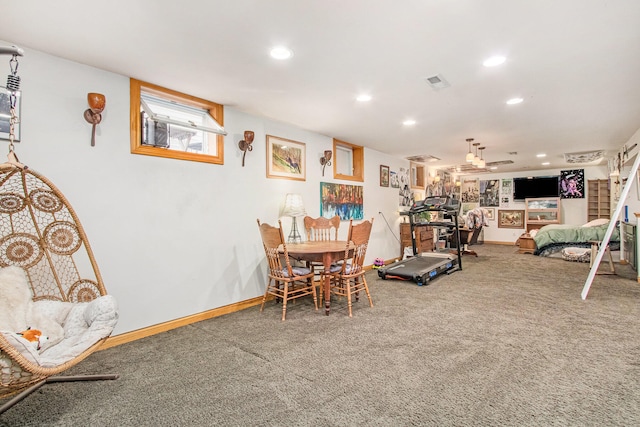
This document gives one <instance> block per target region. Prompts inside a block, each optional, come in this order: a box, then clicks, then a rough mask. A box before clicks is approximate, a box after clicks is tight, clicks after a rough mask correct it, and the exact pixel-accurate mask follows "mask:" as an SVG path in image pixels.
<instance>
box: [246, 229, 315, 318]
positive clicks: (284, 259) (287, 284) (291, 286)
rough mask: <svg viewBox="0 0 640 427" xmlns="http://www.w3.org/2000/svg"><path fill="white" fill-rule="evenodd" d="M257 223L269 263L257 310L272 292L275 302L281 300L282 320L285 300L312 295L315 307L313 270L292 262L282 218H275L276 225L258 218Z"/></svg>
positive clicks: (284, 313) (284, 315)
mask: <svg viewBox="0 0 640 427" xmlns="http://www.w3.org/2000/svg"><path fill="white" fill-rule="evenodd" d="M258 227H259V229H260V235H261V237H262V243H263V246H264V252H265V254H266V256H267V261H268V263H269V268H268V283H267V289H266V291H265V293H264V296H263V297H262V305H261V306H260V311H262V310H263V309H264V304H265V302H266V301H267V296H268V295H273V296H275V297H276V302H279V301H282V320H283V321H284V320H285V318H286V315H287V302H289V301H291V300H295V299H296V298H300V297H304V296H306V295H312V296H313V304H314V305H315V308H316V311H317V310H318V298H317V295H316V287H315V284H314V282H313V276H314V273H313V271H312V270H311V269H309V268H307V267H297V266H292V265H291V262H290V260H289V252H288V251H287V244H286V243H285V239H284V233H283V231H282V223H281V221H278V227H273V226H271V225H269V224H261V223H260V220H258Z"/></svg>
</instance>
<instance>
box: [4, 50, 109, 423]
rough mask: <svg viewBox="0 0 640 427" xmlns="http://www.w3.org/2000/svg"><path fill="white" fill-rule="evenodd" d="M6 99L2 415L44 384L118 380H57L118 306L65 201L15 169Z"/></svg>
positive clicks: (94, 345) (85, 352)
mask: <svg viewBox="0 0 640 427" xmlns="http://www.w3.org/2000/svg"><path fill="white" fill-rule="evenodd" d="M6 53H10V54H12V55H13V58H12V60H11V61H12V62H11V65H12V67H11V68H12V75H10V76H9V81H8V84H7V88H8V90H9V93H10V94H11V95H14V94H15V92H17V90H18V88H19V86H18V85H19V78H18V77H17V75H16V71H17V56H22V51H21V50H20V49H18V48H15V47H12V48H0V54H6ZM14 61H15V67H14V64H13V62H14ZM10 99H11V105H10V110H11V119H10V132H9V155H8V161H7V162H6V163H3V164H0V399H3V398H8V397H11V396H13V397H12V398H11V399H8V400H7V401H6V402H5V403H4V404H3V405H2V406H0V413H2V412H4V411H6V410H7V409H9V408H11V407H12V406H13V405H15V404H16V403H18V402H19V401H20V400H22V399H24V398H25V397H27V396H28V395H29V394H30V393H32V392H33V391H35V390H37V389H38V388H39V387H41V386H42V385H44V384H46V383H50V382H57V381H81V380H102V379H116V378H117V377H118V376H117V375H89V376H84V375H83V376H75V377H69V376H66V377H65V376H57V375H58V374H59V373H61V372H63V371H65V370H67V369H69V368H70V367H72V366H74V365H76V364H77V363H79V362H80V361H82V360H83V359H85V358H86V357H87V356H89V355H90V354H91V353H93V352H94V351H96V350H97V349H98V348H99V347H100V346H101V344H102V343H103V342H104V341H105V340H106V339H107V338H108V337H109V335H110V334H111V332H112V331H113V328H114V326H115V324H116V323H117V319H118V311H117V304H116V301H115V298H113V296H110V295H107V291H106V289H105V287H104V284H103V281H102V277H101V275H100V271H99V269H98V265H97V263H96V261H95V259H94V256H93V252H92V250H91V246H90V245H89V241H88V239H87V236H86V234H85V232H84V229H83V228H82V225H81V224H80V221H79V219H78V217H77V216H76V213H75V211H74V210H73V208H72V207H71V205H70V204H69V202H68V201H67V199H66V198H65V197H64V195H63V194H62V193H61V192H60V191H59V190H58V189H57V187H56V186H55V185H54V184H53V183H51V182H50V181H49V180H48V179H47V178H46V177H44V176H42V175H40V174H39V173H37V172H36V171H34V170H33V169H31V168H28V167H27V166H25V165H24V164H22V163H20V162H19V161H18V158H17V156H16V154H15V151H14V144H13V142H14V126H15V124H16V123H17V117H16V112H15V110H16V109H15V96H10ZM25 295H26V298H25ZM16 301H19V302H20V303H16ZM9 302H11V304H9ZM3 304H4V305H3ZM13 325H19V326H13ZM12 326H13V329H16V328H20V329H22V328H23V327H26V329H29V328H34V329H38V330H40V329H41V330H42V333H43V334H44V333H45V332H48V334H49V335H47V336H46V338H48V339H49V341H47V342H46V343H45V345H41V344H42V343H40V342H37V343H34V342H32V341H29V340H27V339H25V338H24V335H21V332H23V331H20V330H12ZM43 337H44V335H43Z"/></svg>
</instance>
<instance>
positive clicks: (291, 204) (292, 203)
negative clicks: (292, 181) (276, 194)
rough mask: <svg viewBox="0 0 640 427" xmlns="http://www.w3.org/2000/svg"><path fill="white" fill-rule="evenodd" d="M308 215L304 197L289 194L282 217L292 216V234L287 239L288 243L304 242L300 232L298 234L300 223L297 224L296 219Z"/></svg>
mask: <svg viewBox="0 0 640 427" xmlns="http://www.w3.org/2000/svg"><path fill="white" fill-rule="evenodd" d="M306 214H307V211H305V210H304V203H303V201H302V195H300V194H293V193H289V194H287V197H286V199H285V200H284V208H283V209H282V214H281V216H290V217H291V218H292V222H291V232H290V233H289V238H288V239H287V242H288V243H300V242H302V236H301V235H300V232H298V223H297V222H296V218H297V217H299V216H305V215H306Z"/></svg>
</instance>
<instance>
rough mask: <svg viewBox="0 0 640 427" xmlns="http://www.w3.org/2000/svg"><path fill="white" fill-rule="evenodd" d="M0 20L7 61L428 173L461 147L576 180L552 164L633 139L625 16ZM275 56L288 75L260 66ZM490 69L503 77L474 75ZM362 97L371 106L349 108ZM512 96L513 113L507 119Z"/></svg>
mask: <svg viewBox="0 0 640 427" xmlns="http://www.w3.org/2000/svg"><path fill="white" fill-rule="evenodd" d="M0 10H2V15H3V19H2V25H1V26H0V39H2V40H6V41H8V42H10V43H12V44H16V45H18V46H20V47H23V48H32V49H37V50H40V51H44V52H47V53H50V54H53V55H56V56H60V57H63V58H68V59H71V60H73V61H77V62H80V63H84V64H88V65H92V66H95V67H98V68H101V69H105V70H109V71H113V72H115V73H119V74H123V75H126V76H131V77H135V78H137V79H141V80H144V81H148V82H152V83H155V84H158V85H161V86H165V87H168V88H171V89H174V90H178V91H181V92H185V93H188V94H190V95H194V96H198V97H202V98H206V99H209V100H211V101H214V102H218V103H222V104H224V105H227V106H232V107H234V108H236V109H238V110H241V111H245V112H248V113H251V114H256V115H260V116H266V117H269V118H273V119H277V120H280V121H283V122H287V123H291V124H293V125H297V126H299V127H301V128H304V129H308V130H311V131H314V132H318V133H321V134H324V135H328V136H331V137H335V138H338V139H341V140H344V141H347V142H350V143H353V144H358V145H363V146H366V147H370V148H373V149H375V150H379V151H381V152H384V153H389V154H392V155H396V156H399V157H403V158H406V157H409V156H415V155H433V156H436V157H438V158H441V159H442V160H441V161H439V162H437V163H434V165H437V166H448V165H455V164H461V163H464V160H463V158H464V156H465V154H466V153H467V151H468V148H467V147H468V146H467V142H465V139H466V138H475V141H476V142H479V143H481V144H482V146H485V147H486V149H485V151H484V158H485V159H486V160H487V161H489V162H491V161H502V160H513V161H514V164H513V165H511V166H510V167H509V166H501V167H500V169H499V171H508V170H527V169H545V168H566V167H571V168H574V167H576V166H579V165H576V164H571V165H570V164H567V163H565V161H564V153H571V152H583V151H589V150H606V153H607V154H609V155H612V154H613V153H615V152H617V151H618V150H619V149H620V148H621V147H622V145H623V144H624V143H625V142H626V141H627V140H628V139H629V138H630V137H631V135H633V133H634V132H635V131H636V130H638V128H640V1H638V0H535V1H532V0H529V1H526V0H393V1H392V0H341V1H338V0H272V1H265V0H207V1H205V0H181V1H175V0H171V1H167V0H109V1H101V2H100V1H79V0H58V1H50V0H46V1H45V0H30V1H16V0H0ZM279 44H284V45H287V46H289V47H290V48H291V49H292V50H293V51H294V56H293V58H292V59H290V60H288V61H276V60H273V59H271V58H270V57H269V50H270V48H271V47H272V46H274V45H279ZM494 54H502V55H505V56H506V57H507V60H506V62H505V63H504V64H503V65H502V66H499V67H495V68H485V67H483V66H482V61H483V60H484V59H485V58H487V57H489V56H491V55H494ZM27 60H28V59H26V58H25V59H23V61H27ZM436 74H440V75H442V76H443V77H444V78H445V79H446V80H447V81H448V82H449V83H450V84H451V87H449V88H447V89H442V90H439V91H436V90H433V89H432V88H431V87H430V86H429V85H428V84H427V83H426V80H425V78H426V77H430V76H433V75H436ZM361 92H368V93H370V94H371V96H372V97H373V99H372V100H371V101H370V102H369V103H366V104H362V103H358V102H356V101H355V97H356V95H358V94H359V93H361ZM514 96H520V97H522V98H524V102H523V103H521V104H519V105H515V106H507V105H506V104H505V101H506V100H507V99H509V98H512V97H514ZM408 118H411V119H414V120H416V122H417V123H416V125H415V126H413V127H410V128H408V127H404V126H403V125H402V122H403V121H404V120H405V119H408ZM510 152H517V155H514V154H509V153H510ZM537 153H546V154H547V158H546V161H549V162H551V164H550V165H549V166H541V162H542V160H540V159H538V158H536V156H535V155H536V154H537ZM589 164H593V163H589ZM585 165H586V164H585Z"/></svg>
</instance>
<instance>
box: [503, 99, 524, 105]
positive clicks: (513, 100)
mask: <svg viewBox="0 0 640 427" xmlns="http://www.w3.org/2000/svg"><path fill="white" fill-rule="evenodd" d="M522 101H524V99H522V98H511V99H510V100H508V101H507V105H515V104H520V103H521V102H522Z"/></svg>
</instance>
